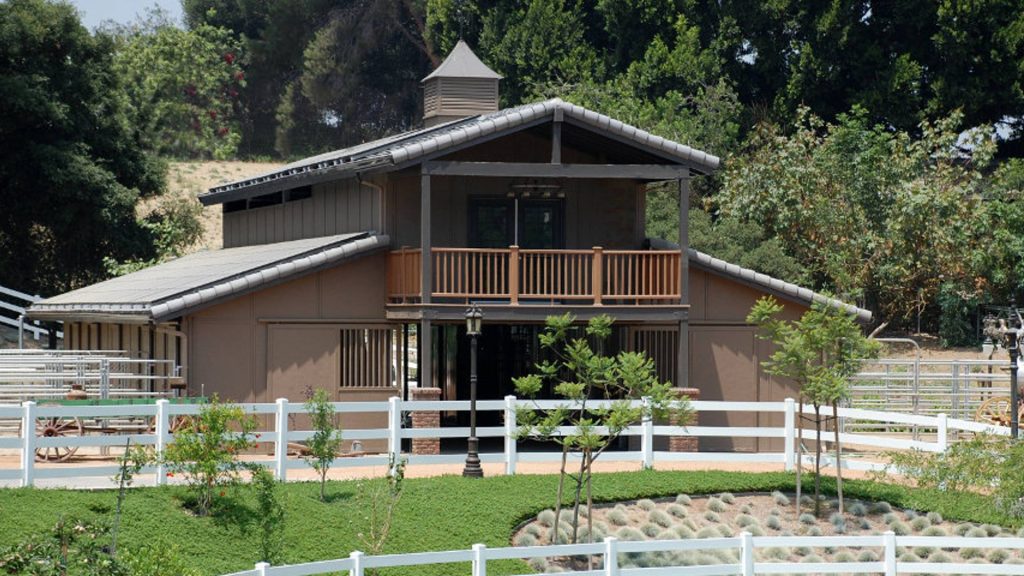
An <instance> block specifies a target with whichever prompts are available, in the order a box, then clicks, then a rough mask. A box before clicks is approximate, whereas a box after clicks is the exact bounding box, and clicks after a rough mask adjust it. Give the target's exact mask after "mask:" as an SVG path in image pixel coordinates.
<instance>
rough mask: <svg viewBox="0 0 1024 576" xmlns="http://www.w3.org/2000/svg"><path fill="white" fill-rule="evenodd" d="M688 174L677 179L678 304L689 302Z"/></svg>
mask: <svg viewBox="0 0 1024 576" xmlns="http://www.w3.org/2000/svg"><path fill="white" fill-rule="evenodd" d="M689 249H690V176H689V174H687V175H686V176H685V177H683V178H680V179H679V292H680V300H679V303H680V304H689V303H690V257H689V254H688V252H689Z"/></svg>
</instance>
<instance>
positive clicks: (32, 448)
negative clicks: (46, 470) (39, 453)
mask: <svg viewBox="0 0 1024 576" xmlns="http://www.w3.org/2000/svg"><path fill="white" fill-rule="evenodd" d="M21 409H22V413H21V435H22V437H21V441H22V443H21V486H22V487H23V488H27V487H29V486H31V485H32V483H33V482H34V480H35V470H33V466H35V463H36V403H35V402H32V401H31V400H30V401H28V402H23V403H22V404H21Z"/></svg>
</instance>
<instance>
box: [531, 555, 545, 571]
mask: <svg viewBox="0 0 1024 576" xmlns="http://www.w3.org/2000/svg"><path fill="white" fill-rule="evenodd" d="M526 563H527V564H529V566H530V569H531V570H533V571H534V572H547V571H548V559H547V558H530V559H529V560H528V561H527V562H526Z"/></svg>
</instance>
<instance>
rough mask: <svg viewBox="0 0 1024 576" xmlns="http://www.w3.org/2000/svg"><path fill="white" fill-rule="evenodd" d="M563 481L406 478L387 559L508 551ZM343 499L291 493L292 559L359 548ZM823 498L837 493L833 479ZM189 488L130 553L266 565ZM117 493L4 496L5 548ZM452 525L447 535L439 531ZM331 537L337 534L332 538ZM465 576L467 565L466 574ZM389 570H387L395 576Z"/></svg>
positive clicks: (965, 514) (305, 490)
mask: <svg viewBox="0 0 1024 576" xmlns="http://www.w3.org/2000/svg"><path fill="white" fill-rule="evenodd" d="M557 483H558V477H557V476H555V475H537V476H531V475H519V476H494V477H487V478H483V479H475V478H462V477H460V476H445V477H439V478H411V479H406V480H405V486H404V489H403V492H404V496H403V497H402V500H401V503H400V504H399V507H398V511H397V513H396V516H395V518H396V521H395V524H394V526H393V528H392V533H391V538H390V540H389V542H388V544H387V545H386V546H385V547H384V551H385V553H387V552H398V551H403V552H412V551H425V550H451V549H468V548H469V546H470V545H472V544H474V543H477V542H482V543H484V544H486V545H487V546H489V547H503V546H508V545H509V539H510V538H511V536H512V531H513V529H514V528H515V527H516V526H517V525H518V524H519V522H521V521H523V520H526V519H528V518H532V517H534V516H536V514H537V513H538V512H540V511H541V510H544V509H545V508H549V507H550V506H551V494H552V493H553V492H554V490H555V487H556V485H557ZM331 484H332V485H331V488H330V493H331V494H333V495H335V497H333V498H331V499H329V501H328V502H326V503H323V502H320V499H319V496H318V493H319V487H318V486H317V485H316V484H315V483H292V484H287V485H284V486H281V487H280V489H281V492H282V495H281V501H282V504H283V505H284V508H285V517H286V521H285V524H286V527H285V535H284V538H285V546H284V554H283V558H282V560H283V561H285V562H302V561H312V560H323V559H328V558H338V557H344V556H347V555H348V553H349V552H350V551H352V550H354V549H358V548H360V544H359V541H358V538H357V536H356V534H357V532H359V531H360V530H362V529H363V522H362V520H361V518H362V514H361V513H360V512H359V504H360V502H359V500H357V499H356V498H355V496H356V490H357V486H358V484H359V483H358V482H356V481H347V482H332V483H331ZM823 486H824V489H825V490H826V491H827V492H831V491H832V488H833V486H832V484H831V483H830V482H829V480H828V479H824V481H823ZM793 489H794V478H793V476H792V475H791V474H782V473H772V474H745V473H736V472H657V471H648V472H632V473H615V474H599V475H598V476H597V478H595V482H594V499H595V501H597V502H613V501H621V500H635V499H638V498H648V497H659V496H675V495H676V494H679V493H686V494H709V493H716V492H721V491H731V492H735V493H740V492H770V491H772V490H782V491H784V492H791V491H792V490H793ZM845 491H846V494H847V495H848V496H850V497H853V498H864V499H870V500H885V501H888V502H890V503H891V504H893V505H894V506H900V507H906V508H912V509H914V510H934V511H937V512H939V513H940V514H942V516H943V517H944V518H946V519H949V520H968V521H973V522H981V523H995V524H1003V525H1006V526H1013V527H1016V526H1018V521H1016V520H1014V519H1011V518H1008V517H1006V516H1005V515H1003V514H1001V513H999V512H998V511H997V510H995V509H994V508H993V507H991V506H987V505H986V500H985V499H984V498H983V497H982V496H980V495H976V494H971V493H956V494H954V493H948V492H938V491H934V490H928V489H909V488H905V487H902V486H895V485H888V484H879V483H874V482H863V481H849V482H847V483H845ZM183 496H184V489H183V488H181V487H165V488H140V489H138V490H137V491H136V494H133V495H132V498H133V503H132V506H131V507H129V508H128V510H127V511H126V517H125V519H124V521H123V541H124V547H125V549H134V548H136V547H139V546H142V545H144V544H148V545H152V546H163V547H170V546H175V547H177V549H178V552H179V553H180V555H181V558H183V559H185V561H186V562H188V563H189V565H190V566H194V567H196V568H197V569H199V570H200V572H201V573H203V574H223V573H226V572H230V571H235V570H246V569H251V568H252V566H253V564H254V563H255V562H256V560H257V558H256V555H257V554H256V552H257V550H258V542H259V538H260V535H259V533H258V532H256V531H254V530H251V529H249V528H240V527H239V526H238V525H236V524H231V523H225V522H224V521H223V519H218V518H216V517H205V518H197V517H195V516H192V515H190V514H188V513H187V512H185V511H183V510H182V508H181V506H180V502H179V500H180V499H181V498H182V497H183ZM114 498H115V494H114V493H113V492H112V491H69V490H38V489H23V490H21V489H19V490H0V510H2V511H3V514H4V518H5V521H4V522H0V547H3V546H7V545H10V544H13V543H15V542H18V541H20V540H21V539H23V538H25V537H26V536H27V535H29V534H33V533H37V532H41V531H46V530H49V529H50V528H51V527H52V526H53V524H54V522H55V520H56V518H58V517H59V516H60V515H61V514H68V515H76V514H77V515H81V516H83V517H94V516H96V515H101V514H105V513H107V512H108V511H109V510H110V508H111V507H112V506H113V501H114ZM238 498H239V501H240V504H243V505H247V506H249V505H251V503H252V501H253V495H252V494H251V493H250V491H247V490H246V491H240V492H239V496H238ZM431 526H444V529H443V530H434V529H429V528H428V527H431ZM325 534H329V535H330V536H329V537H325ZM453 569H455V568H454V567H452V566H431V567H423V568H420V569H418V570H419V572H418V573H422V574H427V575H429V574H442V573H451V571H452V570H453ZM458 569H461V570H462V572H463V573H465V571H466V570H468V565H466V566H460V567H458ZM525 569H526V567H525V565H524V564H523V563H521V562H513V561H509V562H494V563H490V562H488V573H493V574H512V573H522V572H523V571H524V570H525ZM385 573H387V572H386V571H385Z"/></svg>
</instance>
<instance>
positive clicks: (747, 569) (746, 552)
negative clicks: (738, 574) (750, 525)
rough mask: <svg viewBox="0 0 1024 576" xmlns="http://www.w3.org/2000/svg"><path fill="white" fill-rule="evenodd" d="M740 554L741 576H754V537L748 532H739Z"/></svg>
mask: <svg viewBox="0 0 1024 576" xmlns="http://www.w3.org/2000/svg"><path fill="white" fill-rule="evenodd" d="M740 553H741V554H742V561H741V564H742V567H743V576H754V536H753V534H751V533H750V532H740Z"/></svg>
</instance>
